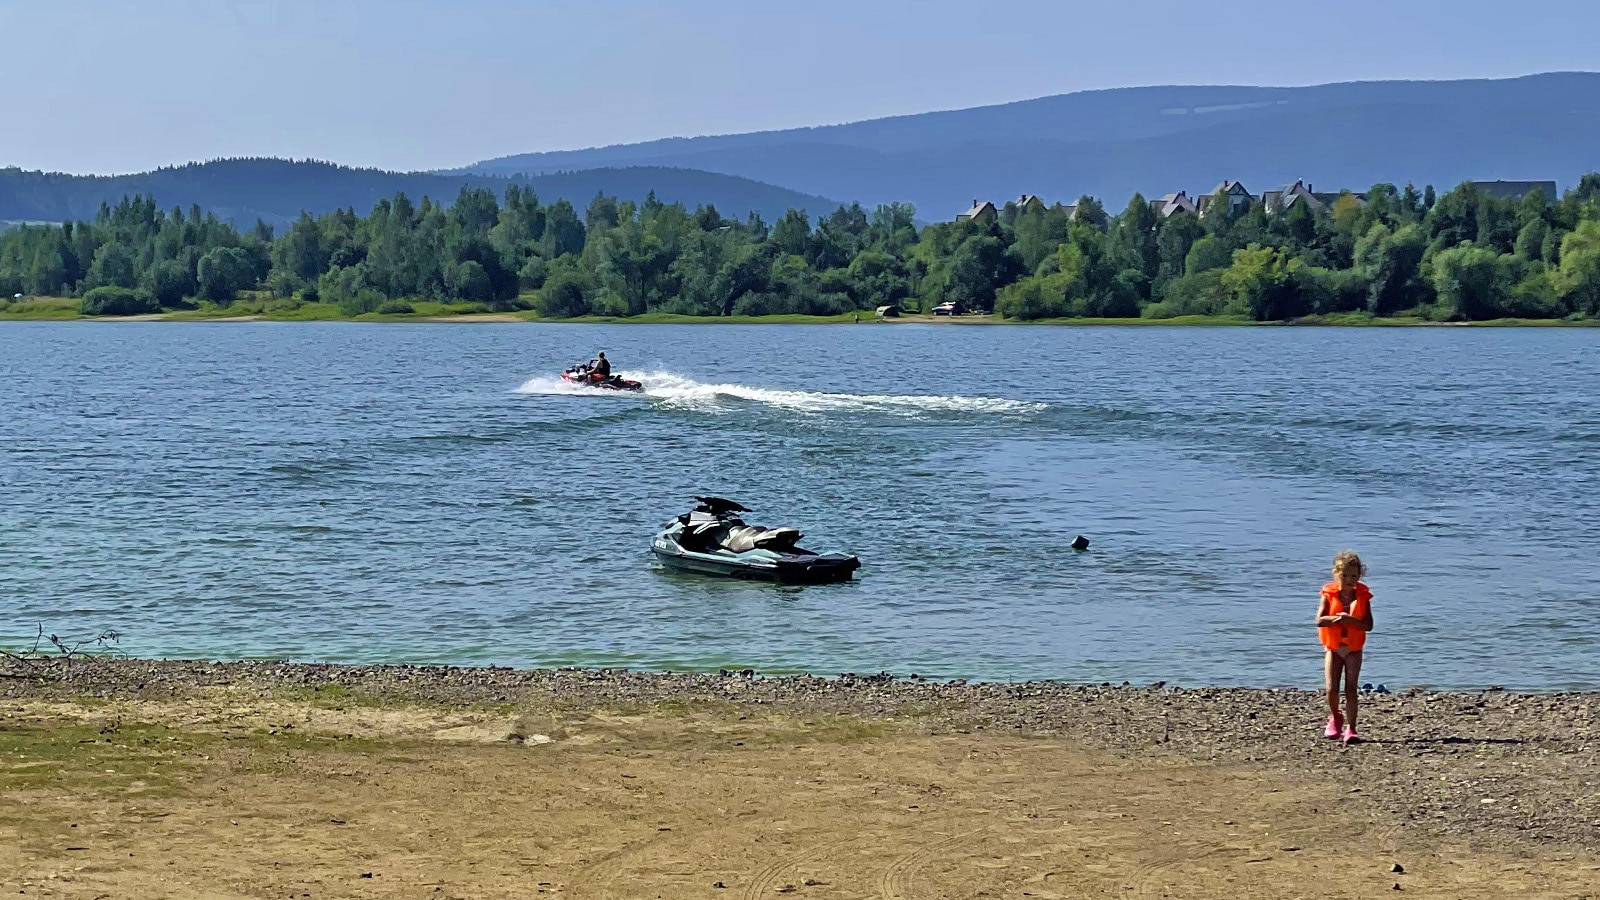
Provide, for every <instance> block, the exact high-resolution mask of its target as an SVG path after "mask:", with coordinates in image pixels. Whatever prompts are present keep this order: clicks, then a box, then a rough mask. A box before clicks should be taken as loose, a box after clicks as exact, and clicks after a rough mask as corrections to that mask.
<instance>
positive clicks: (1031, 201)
mask: <svg viewBox="0 0 1600 900" xmlns="http://www.w3.org/2000/svg"><path fill="white" fill-rule="evenodd" d="M1017 212H1019V213H1025V212H1044V201H1043V200H1040V199H1039V198H1038V197H1036V196H1034V195H1033V194H1023V195H1022V196H1021V197H1018V198H1017Z"/></svg>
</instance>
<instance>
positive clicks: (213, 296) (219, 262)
mask: <svg viewBox="0 0 1600 900" xmlns="http://www.w3.org/2000/svg"><path fill="white" fill-rule="evenodd" d="M195 274H196V280H197V282H198V288H199V292H200V296H202V297H204V298H205V299H207V300H210V301H211V302H213V303H216V304H217V305H219V306H228V305H230V304H232V303H233V301H234V299H235V298H237V297H238V296H239V292H240V291H243V290H248V289H249V288H252V287H254V286H255V266H254V264H253V262H252V260H251V258H250V254H249V253H247V252H246V251H244V250H243V249H241V248H238V247H218V248H216V249H214V250H212V251H210V252H209V253H207V254H206V255H204V256H202V257H200V263H199V266H198V268H197V269H196V272H195Z"/></svg>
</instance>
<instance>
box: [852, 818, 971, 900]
mask: <svg viewBox="0 0 1600 900" xmlns="http://www.w3.org/2000/svg"><path fill="white" fill-rule="evenodd" d="M984 830H985V829H982V828H975V829H973V830H972V831H968V832H964V833H962V834H958V835H955V836H953V837H948V838H945V839H944V840H942V841H938V842H936V843H932V844H928V845H927V846H925V847H923V848H922V849H920V850H916V851H913V852H911V853H907V854H906V855H904V856H902V857H900V858H899V859H897V860H895V861H894V862H892V863H890V864H889V868H887V869H885V870H884V872H883V876H882V877H881V878H879V879H878V896H880V897H882V898H883V900H909V897H910V895H911V879H912V878H914V877H916V874H917V872H918V871H919V870H920V869H921V868H922V867H923V866H925V865H927V864H928V862H929V861H930V860H932V859H933V858H934V857H935V856H937V855H938V854H939V853H940V852H941V851H943V850H946V849H949V848H950V847H954V846H956V845H957V844H964V843H967V842H968V841H970V840H971V839H972V838H973V837H975V836H977V835H979V834H982V833H983V832H984Z"/></svg>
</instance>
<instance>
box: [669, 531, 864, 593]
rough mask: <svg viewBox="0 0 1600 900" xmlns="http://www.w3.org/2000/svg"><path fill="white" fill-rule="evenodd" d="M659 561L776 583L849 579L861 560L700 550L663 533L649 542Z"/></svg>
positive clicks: (679, 568) (688, 569)
mask: <svg viewBox="0 0 1600 900" xmlns="http://www.w3.org/2000/svg"><path fill="white" fill-rule="evenodd" d="M650 551H651V552H652V553H654V554H655V556H656V559H658V560H660V561H661V564H662V565H664V566H666V567H668V568H671V569H676V570H677V571H680V572H692V573H694V574H697V575H715V576H718V577H722V578H742V579H746V580H749V581H771V582H776V583H778V584H829V583H835V582H841V581H849V580H851V579H852V578H853V577H854V576H855V571H856V569H859V568H861V561H860V560H859V559H857V558H856V557H854V556H852V555H849V554H845V553H809V552H807V553H772V552H767V551H759V550H757V551H749V552H746V553H733V552H730V551H727V550H720V551H716V552H703V551H695V550H686V549H684V548H683V547H682V546H680V545H679V544H678V543H677V542H676V541H673V540H672V539H671V538H670V537H668V536H666V535H665V534H662V535H658V536H657V537H656V539H655V541H654V542H652V543H651V545H650Z"/></svg>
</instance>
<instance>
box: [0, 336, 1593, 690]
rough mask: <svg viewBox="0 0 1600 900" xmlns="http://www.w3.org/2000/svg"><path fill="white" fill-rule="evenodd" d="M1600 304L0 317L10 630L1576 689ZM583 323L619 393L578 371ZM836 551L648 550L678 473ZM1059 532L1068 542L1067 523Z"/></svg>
mask: <svg viewBox="0 0 1600 900" xmlns="http://www.w3.org/2000/svg"><path fill="white" fill-rule="evenodd" d="M1597 344H1600V331H1592V330H1585V329H1458V328H1364V329H1322V328H1178V327H1151V328H1142V327H1123V328H1065V327H1001V326H995V327H961V326H951V325H922V324H909V323H908V324H876V323H875V324H863V325H860V326H855V325H828V326H795V325H770V326H764V325H750V326H743V325H737V326H736V325H688V326H684V325H664V326H648V325H616V326H612V325H553V324H551V325H540V324H472V325H465V324H462V325H448V324H334V323H265V322H262V323H232V324H216V323H209V324H208V323H82V322H71V323H0V414H3V416H0V597H3V598H4V599H5V603H4V606H3V607H0V646H10V647H16V646H18V645H22V646H26V645H27V644H28V643H30V642H31V640H32V637H33V636H34V634H35V632H36V629H37V628H38V626H39V625H41V624H42V625H43V627H44V628H45V629H46V631H47V632H50V631H54V632H57V633H60V634H61V635H62V636H63V637H68V636H75V637H82V636H85V635H89V634H93V633H95V632H97V631H99V630H101V629H115V630H117V631H118V632H120V633H121V634H122V639H121V643H120V646H121V648H122V649H123V650H124V651H126V652H129V653H132V654H136V655H140V656H151V657H163V656H164V657H210V658H262V657H265V658H286V659H295V660H313V661H336V662H411V663H451V664H497V665H518V666H627V667H632V668H642V669H649V670H663V669H669V670H673V671H682V670H716V669H718V668H723V667H726V668H739V669H742V668H754V669H757V670H758V671H761V672H767V673H778V672H811V673H813V674H819V675H834V674H838V673H840V672H878V671H882V670H887V671H890V672H894V673H896V674H899V675H906V674H909V673H913V672H915V673H918V674H920V675H923V676H926V677H933V678H970V679H986V680H1005V679H1039V678H1054V679H1066V680H1072V681H1092V682H1100V681H1112V682H1115V683H1121V682H1122V681H1124V680H1128V681H1132V682H1133V683H1135V684H1142V683H1146V682H1150V681H1155V680H1158V679H1159V680H1166V681H1169V682H1173V683H1179V684H1185V685H1201V684H1226V685H1261V686H1265V685H1301V686H1314V685H1316V684H1318V683H1319V682H1320V677H1321V676H1320V671H1321V659H1320V646H1319V645H1318V643H1317V635H1316V630H1315V628H1314V627H1313V626H1312V624H1311V620H1312V618H1313V616H1314V614H1315V612H1316V601H1317V590H1318V588H1319V587H1320V586H1321V584H1322V583H1323V582H1324V581H1325V580H1327V577H1328V573H1327V570H1328V566H1329V563H1330V561H1331V560H1332V557H1333V554H1334V552H1335V551H1337V550H1339V549H1341V548H1345V547H1349V548H1353V549H1355V550H1357V551H1359V552H1360V553H1361V554H1362V555H1363V557H1364V558H1365V559H1366V561H1367V563H1368V565H1369V567H1370V569H1371V572H1370V574H1369V576H1368V579H1367V581H1368V583H1369V584H1370V585H1371V586H1372V589H1373V592H1374V594H1375V599H1374V601H1373V609H1374V614H1375V618H1376V621H1377V631H1376V632H1375V633H1374V634H1373V637H1372V639H1371V640H1370V642H1369V643H1368V648H1369V652H1368V659H1367V664H1366V667H1365V669H1364V671H1363V680H1365V681H1371V682H1382V683H1385V684H1386V685H1387V686H1388V687H1389V688H1390V689H1396V688H1398V687H1400V686H1406V685H1432V686H1435V687H1441V688H1442V687H1463V688H1466V687H1482V686H1486V685H1491V684H1494V685H1503V686H1505V687H1508V688H1514V689H1517V688H1521V689H1545V690H1567V689H1586V690H1597V689H1600V653H1597V652H1596V650H1597V647H1600V616H1597V613H1600V565H1597V559H1600V533H1597V530H1596V523H1597V522H1600V352H1597ZM602 349H603V350H605V351H607V355H608V356H609V357H611V359H612V360H613V362H614V364H615V366H616V368H617V370H618V371H619V372H621V373H624V374H627V375H629V376H630V377H636V378H639V379H641V380H642V381H644V383H645V385H646V393H645V394H644V395H642V396H641V395H626V394H616V393H602V392H596V391H589V390H585V389H575V388H569V387H567V386H565V385H563V384H562V383H561V382H560V380H559V379H558V378H557V377H556V373H557V372H559V371H560V370H561V369H562V368H563V367H565V366H566V365H568V364H570V363H572V362H575V361H581V360H584V359H588V358H589V357H591V356H593V355H594V353H595V351H597V350H602ZM704 493H711V494H716V495H720V496H725V497H732V498H734V499H737V500H739V501H741V502H743V503H744V504H745V505H747V506H749V507H751V508H752V509H753V510H754V513H753V514H752V515H751V516H749V517H747V518H749V519H750V520H751V521H753V522H759V523H762V524H767V525H779V524H792V525H795V526H798V527H800V528H801V529H802V530H803V531H804V532H805V533H806V538H805V540H804V541H803V542H802V544H803V545H804V546H807V547H810V548H812V549H816V550H822V551H827V550H844V551H848V552H853V553H857V554H859V555H860V557H861V559H862V563H863V567H862V569H861V570H860V572H858V573H857V580H856V581H855V582H853V583H849V584H843V585H826V586H817V587H806V588H778V587H774V586H771V585H763V584H753V583H744V582H736V581H721V580H716V579H708V578H702V577H695V576H687V575H678V574H673V573H669V572H665V571H662V570H660V569H659V567H658V566H657V565H656V564H655V563H654V561H653V560H652V559H651V557H650V554H649V552H648V545H649V540H650V537H651V535H652V534H653V533H654V531H655V530H656V529H657V528H658V527H659V526H660V525H661V524H662V523H663V522H665V521H667V520H668V519H670V518H671V517H673V516H674V515H677V514H678V513H681V512H683V511H685V510H687V509H688V507H689V506H690V505H691V503H692V501H691V500H690V497H691V496H692V495H694V494H704ZM1078 534H1083V535H1085V536H1087V537H1088V538H1090V540H1091V541H1092V545H1091V547H1090V548H1089V550H1088V551H1087V552H1083V553H1075V552H1073V551H1072V550H1071V549H1070V548H1069V547H1068V545H1069V544H1070V542H1071V541H1072V539H1073V537H1074V536H1076V535H1078Z"/></svg>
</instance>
